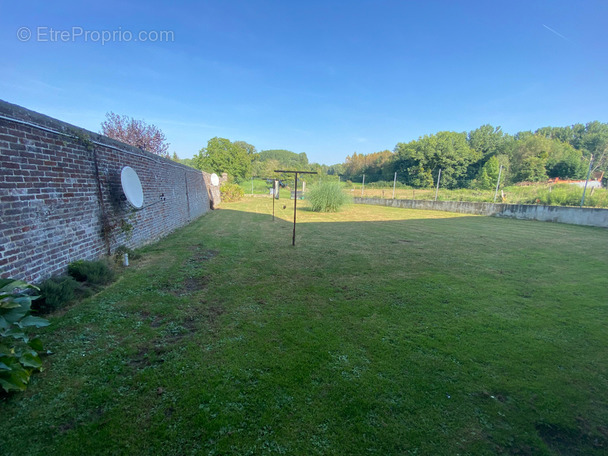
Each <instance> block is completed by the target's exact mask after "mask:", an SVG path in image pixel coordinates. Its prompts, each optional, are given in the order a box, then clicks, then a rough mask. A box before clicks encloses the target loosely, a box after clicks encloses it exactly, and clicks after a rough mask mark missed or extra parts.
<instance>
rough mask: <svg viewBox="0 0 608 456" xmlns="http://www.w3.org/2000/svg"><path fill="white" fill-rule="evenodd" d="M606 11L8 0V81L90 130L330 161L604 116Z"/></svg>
mask: <svg viewBox="0 0 608 456" xmlns="http://www.w3.org/2000/svg"><path fill="white" fill-rule="evenodd" d="M607 24H608V1H606V0H600V1H585V0H571V1H561V0H555V1H534V0H529V1H491V0H485V1H456V0H451V1H448V0H445V1H438V0H435V1H433V0H430V1H428V0H427V1H406V0H403V1H381V0H375V1H359V0H350V1H348V0H344V1H336V0H322V1H317V0H306V1H295V0H291V1H256V0H248V1H230V0H224V1H221V0H213V1H204V0H203V1H198V2H180V1H173V2H160V1H150V0H148V1H128V0H119V1H114V0H110V1H98V2H87V1H78V2H76V1H73V2H72V1H48V0H45V1H44V2H41V1H27V0H26V1H20V2H9V1H4V2H3V4H2V6H0V46H1V50H2V71H1V72H0V98H1V99H3V100H6V101H9V102H11V103H15V104H18V105H21V106H24V107H26V108H29V109H33V110H35V111H38V112H41V113H44V114H47V115H50V116H52V117H56V118H59V119H61V120H64V121H66V122H70V123H73V124H76V125H78V126H81V127H84V128H87V129H89V130H93V131H99V130H100V124H101V122H102V121H103V120H104V119H105V113H106V112H109V111H113V112H115V113H117V114H126V115H128V116H131V117H134V118H137V119H143V120H145V121H146V122H148V123H152V124H155V125H156V126H158V127H159V128H160V129H161V130H163V131H164V132H165V134H166V136H167V138H168V140H169V142H170V143H171V147H170V151H171V152H173V151H175V152H177V154H178V155H179V156H180V157H181V158H189V157H192V155H193V154H195V153H197V152H198V150H200V149H201V148H202V147H204V146H205V145H206V144H207V141H208V140H209V139H210V138H212V137H214V136H220V137H224V138H228V139H230V140H233V141H234V140H243V141H246V142H248V143H251V144H253V145H254V146H256V148H257V149H258V150H264V149H288V150H291V151H293V152H297V153H300V152H306V153H307V155H308V157H309V160H310V161H315V162H319V163H325V164H334V163H340V162H343V161H344V158H345V157H346V155H350V154H352V153H353V152H355V151H356V152H358V153H371V152H377V151H381V150H385V149H389V150H392V149H393V148H394V147H395V144H396V143H398V142H404V141H405V142H407V141H411V140H413V139H417V138H418V137H419V136H422V135H425V134H431V133H436V132H438V131H441V130H453V131H470V130H472V129H475V128H477V127H479V126H480V125H483V124H486V123H490V124H492V125H494V126H501V127H502V128H503V130H504V131H505V132H507V133H516V132H518V131H521V130H535V129H537V128H539V127H542V126H547V125H551V126H566V125H571V124H573V123H577V122H583V123H586V122H589V121H592V120H599V121H601V122H606V121H608V25H607ZM140 32H143V33H144V35H142V39H140ZM163 32H168V33H167V34H166V35H162V33H163ZM28 33H29V34H28ZM104 34H105V36H104ZM146 37H147V38H148V39H147V41H143V39H145V38H146ZM106 39H109V41H108V42H105V43H103V42H102V40H106Z"/></svg>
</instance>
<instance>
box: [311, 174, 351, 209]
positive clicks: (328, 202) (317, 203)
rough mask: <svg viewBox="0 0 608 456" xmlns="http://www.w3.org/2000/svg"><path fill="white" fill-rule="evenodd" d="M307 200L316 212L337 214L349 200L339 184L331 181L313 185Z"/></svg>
mask: <svg viewBox="0 0 608 456" xmlns="http://www.w3.org/2000/svg"><path fill="white" fill-rule="evenodd" d="M306 198H307V199H308V200H309V201H310V207H311V209H312V210H313V211H315V212H337V211H338V210H339V209H340V207H342V206H343V205H344V204H346V203H347V202H348V200H349V197H348V196H347V195H346V194H345V193H344V192H343V191H342V187H341V186H340V184H339V183H337V182H329V181H326V182H319V183H318V184H316V185H313V186H312V187H311V189H310V191H309V192H308V194H307V195H306Z"/></svg>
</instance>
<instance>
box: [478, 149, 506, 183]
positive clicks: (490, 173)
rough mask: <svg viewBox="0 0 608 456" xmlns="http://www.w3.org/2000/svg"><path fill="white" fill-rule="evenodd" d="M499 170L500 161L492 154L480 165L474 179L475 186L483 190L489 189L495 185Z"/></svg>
mask: <svg viewBox="0 0 608 456" xmlns="http://www.w3.org/2000/svg"><path fill="white" fill-rule="evenodd" d="M499 170H500V163H499V161H498V157H496V155H494V156H492V157H490V159H489V160H488V161H487V162H486V163H485V164H484V165H483V166H482V167H481V170H480V171H479V174H478V175H477V179H475V184H476V187H477V188H480V189H483V190H490V189H492V188H494V187H496V182H498V173H499ZM501 178H502V176H501Z"/></svg>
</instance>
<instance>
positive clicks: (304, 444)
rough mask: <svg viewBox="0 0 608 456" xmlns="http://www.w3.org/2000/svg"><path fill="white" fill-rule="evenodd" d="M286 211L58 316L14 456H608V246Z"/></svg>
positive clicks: (489, 227) (190, 242)
mask: <svg viewBox="0 0 608 456" xmlns="http://www.w3.org/2000/svg"><path fill="white" fill-rule="evenodd" d="M271 204H272V200H271V199H270V198H246V199H245V200H244V201H242V202H240V203H232V204H224V205H222V208H221V209H220V210H217V211H214V212H211V213H209V214H208V215H206V216H204V217H202V218H200V219H198V220H197V221H195V222H193V223H192V224H190V225H189V226H187V227H185V228H183V229H181V230H179V231H177V232H175V233H174V234H172V235H171V236H169V237H167V238H166V239H164V240H163V241H161V242H159V243H157V244H154V245H150V246H148V247H146V248H144V249H141V253H142V255H143V257H142V259H140V260H138V261H136V262H134V263H133V264H132V266H130V267H129V268H128V269H125V270H124V271H123V272H122V275H121V278H120V279H119V281H118V282H116V283H115V284H113V285H111V286H109V287H108V288H107V289H105V290H104V291H102V292H101V293H99V294H98V295H96V296H94V297H92V298H89V299H87V300H85V301H83V302H80V303H77V304H74V305H73V306H71V307H70V308H68V309H66V310H65V311H62V312H59V313H57V314H55V315H52V316H51V318H50V319H51V321H52V325H51V326H50V327H48V328H45V329H44V330H43V334H42V338H43V340H44V341H45V345H46V346H48V347H49V348H50V349H51V350H52V351H53V352H54V354H53V355H51V356H49V357H47V358H45V360H44V363H45V367H46V370H45V371H44V372H43V373H41V374H37V375H35V376H34V380H33V382H32V384H31V385H30V387H29V389H28V390H27V392H25V393H23V394H16V395H12V396H10V397H8V398H7V397H3V398H2V400H1V402H0V414H1V416H2V418H3V428H4V433H3V438H2V439H1V441H0V453H1V454H3V455H28V454H31V455H45V456H48V455H81V454H129V455H148V454H163V455H187V454H201V455H220V454H221V455H228V454H229V455H247V454H251V455H260V454H261V455H264V454H295V455H315V454H319V455H346V454H348V455H357V454H371V455H374V454H375V455H402V454H406V455H407V454H418V455H455V454H474V455H486V454H524V455H561V454H590V455H594V454H597V455H600V454H606V452H607V451H608V427H607V426H606V423H608V365H607V363H606V359H608V333H607V332H606V328H605V322H606V321H607V317H608V290H607V281H606V271H607V270H608V255H606V253H607V250H608V249H607V247H608V231H607V230H605V229H600V228H592V227H580V226H573V225H563V224H555V223H543V222H533V221H519V220H511V219H502V218H489V217H478V216H465V215H459V214H450V213H446V212H433V211H429V212H424V211H416V210H404V209H395V208H386V207H377V206H364V205H351V206H349V207H347V208H346V209H345V210H343V211H342V212H339V213H334V214H319V213H313V212H312V211H310V210H308V209H307V207H306V204H305V202H302V204H300V202H298V207H299V208H300V209H299V211H298V221H299V224H298V226H297V245H296V246H295V247H292V246H291V234H292V228H293V225H292V224H291V221H292V220H293V209H292V206H291V205H290V204H291V203H289V202H287V201H285V202H283V204H285V205H286V206H287V207H286V208H285V209H283V208H282V205H280V206H278V210H277V220H275V221H274V222H273V221H272V217H271V216H270V213H271V207H272V206H271Z"/></svg>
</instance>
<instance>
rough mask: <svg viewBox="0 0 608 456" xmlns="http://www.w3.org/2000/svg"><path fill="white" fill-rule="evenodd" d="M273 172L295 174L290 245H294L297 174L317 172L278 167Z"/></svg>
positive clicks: (314, 172)
mask: <svg viewBox="0 0 608 456" xmlns="http://www.w3.org/2000/svg"><path fill="white" fill-rule="evenodd" d="M274 172H275V173H289V174H295V191H294V193H293V239H292V241H291V245H296V207H297V201H298V174H317V172H316V171H285V170H280V169H275V170H274Z"/></svg>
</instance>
